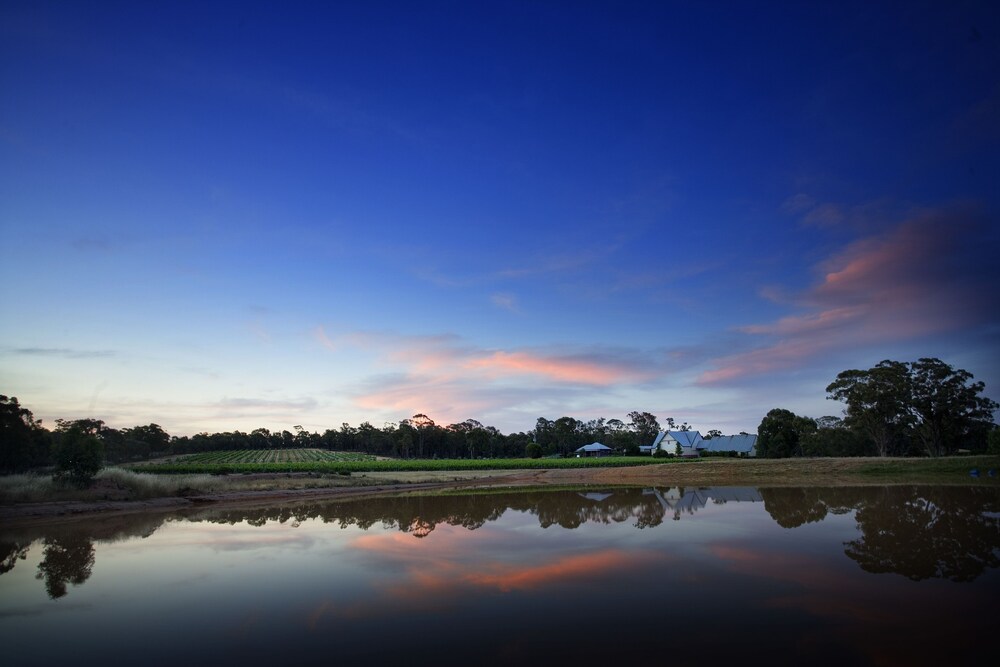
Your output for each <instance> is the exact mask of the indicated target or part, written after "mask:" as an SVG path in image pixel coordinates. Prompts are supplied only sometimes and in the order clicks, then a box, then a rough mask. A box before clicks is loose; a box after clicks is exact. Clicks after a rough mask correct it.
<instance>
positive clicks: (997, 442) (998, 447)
mask: <svg viewBox="0 0 1000 667" xmlns="http://www.w3.org/2000/svg"><path fill="white" fill-rule="evenodd" d="M987 442H988V443H989V444H988V445H987V446H986V451H988V452H989V453H990V454H996V455H998V456H1000V428H995V429H993V430H992V431H990V435H989V439H988V440H987Z"/></svg>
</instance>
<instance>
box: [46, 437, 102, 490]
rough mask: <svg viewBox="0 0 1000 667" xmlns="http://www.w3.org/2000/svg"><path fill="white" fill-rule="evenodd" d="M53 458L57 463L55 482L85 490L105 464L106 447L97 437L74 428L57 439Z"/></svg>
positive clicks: (53, 446)
mask: <svg viewBox="0 0 1000 667" xmlns="http://www.w3.org/2000/svg"><path fill="white" fill-rule="evenodd" d="M52 458H53V459H55V463H56V472H55V475H53V476H52V479H53V480H55V481H57V482H63V483H68V484H72V485H74V486H78V487H81V488H83V487H85V486H88V485H89V484H90V482H91V480H93V479H94V475H96V474H97V473H98V472H99V471H100V469H101V464H102V463H103V462H104V446H103V445H102V444H101V441H100V440H98V439H97V438H96V437H95V436H93V435H90V434H88V433H86V432H85V431H84V430H83V429H81V428H78V427H76V426H74V427H72V428H70V429H69V430H68V431H66V432H65V433H60V434H59V435H58V437H56V438H55V440H54V441H53V443H52Z"/></svg>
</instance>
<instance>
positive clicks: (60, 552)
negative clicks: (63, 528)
mask: <svg viewBox="0 0 1000 667" xmlns="http://www.w3.org/2000/svg"><path fill="white" fill-rule="evenodd" d="M42 553H43V556H42V562H41V563H39V564H38V574H36V575H35V578H36V579H44V580H45V591H46V592H47V593H48V594H49V597H50V598H52V599H53V600H54V599H56V598H61V597H63V596H64V595H66V584H73V585H74V586H79V585H80V584H82V583H83V582H85V581H87V579H89V578H90V573H91V571H92V570H93V568H94V543H93V542H91V541H90V539H89V538H87V537H85V536H82V535H70V536H65V537H56V538H52V539H46V540H45V549H44V551H43V552H42Z"/></svg>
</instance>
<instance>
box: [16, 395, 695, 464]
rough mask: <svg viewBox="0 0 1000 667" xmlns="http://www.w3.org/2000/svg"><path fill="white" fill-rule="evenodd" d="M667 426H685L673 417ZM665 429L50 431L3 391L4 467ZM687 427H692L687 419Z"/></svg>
mask: <svg viewBox="0 0 1000 667" xmlns="http://www.w3.org/2000/svg"><path fill="white" fill-rule="evenodd" d="M665 427H666V428H671V429H672V428H678V426H677V425H676V424H675V422H674V419H673V418H670V417H668V418H667V419H666V420H665ZM660 428H661V427H660V422H659V419H658V418H657V417H656V416H655V415H653V414H651V413H649V412H641V411H633V412H630V413H629V414H628V421H623V420H620V419H604V418H600V419H593V420H589V421H582V420H579V419H575V418H573V417H560V418H559V419H556V420H549V419H546V418H544V417H539V418H538V420H537V421H536V423H535V428H533V429H530V430H528V431H524V432H518V433H510V434H506V435H505V434H503V433H501V432H500V431H499V430H497V429H496V428H494V427H492V426H485V425H483V424H482V423H480V422H479V421H477V420H475V419H466V420H465V421H462V422H458V423H455V424H448V425H440V424H437V423H435V422H434V420H433V419H431V418H430V417H428V416H427V415H424V414H417V415H414V416H413V417H410V418H408V419H404V420H402V421H400V422H398V423H397V422H387V423H385V424H384V425H383V426H382V427H381V428H380V427H376V426H374V425H372V424H371V423H370V422H367V421H366V422H363V423H361V425H360V426H352V425H351V424H348V423H346V422H345V423H343V424H342V425H341V426H340V428H339V429H327V430H325V431H324V432H322V433H319V432H310V431H308V430H306V429H304V428H302V427H301V426H295V427H293V430H292V431H288V430H282V431H271V430H269V429H266V428H258V429H255V430H253V431H250V432H243V431H226V432H221V433H198V434H197V435H193V436H171V435H170V434H168V433H167V432H166V431H164V429H163V428H162V427H160V426H159V425H158V424H155V423H151V424H148V425H145V426H133V427H131V428H124V429H116V428H112V427H111V426H109V425H107V424H106V423H105V422H104V421H103V420H100V419H93V418H86V419H76V420H65V419H57V420H56V424H55V429H54V430H51V431H50V430H48V429H46V428H45V427H44V426H43V425H42V423H41V421H40V420H37V419H35V417H34V415H33V414H32V412H31V410H29V409H28V408H25V407H23V406H21V405H20V403H19V402H18V400H17V398H16V397H7V396H0V472H19V471H23V470H29V469H32V468H40V467H45V466H51V465H56V464H58V462H59V459H60V457H62V458H63V459H67V458H69V459H80V458H85V457H90V458H93V457H95V456H97V455H95V454H94V453H93V451H95V450H99V457H98V458H99V460H100V461H103V462H105V463H109V464H116V463H127V462H129V461H139V460H145V459H148V458H151V457H155V456H172V455H179V454H194V453H199V452H208V451H227V450H237V449H296V448H319V449H327V450H331V451H346V452H360V453H365V454H372V455H375V456H390V457H396V458H518V457H524V456H529V457H541V456H570V455H572V453H573V451H574V450H575V449H577V448H578V447H580V446H582V445H586V444H589V443H591V442H595V441H596V442H601V443H603V444H606V445H608V446H609V447H611V448H612V449H615V450H616V451H618V452H620V453H622V454H632V455H637V454H638V453H639V446H640V445H648V444H651V443H652V442H653V439H654V438H655V437H656V434H657V433H658V432H659V430H660ZM679 428H688V426H687V424H686V423H685V424H681V425H680V426H679Z"/></svg>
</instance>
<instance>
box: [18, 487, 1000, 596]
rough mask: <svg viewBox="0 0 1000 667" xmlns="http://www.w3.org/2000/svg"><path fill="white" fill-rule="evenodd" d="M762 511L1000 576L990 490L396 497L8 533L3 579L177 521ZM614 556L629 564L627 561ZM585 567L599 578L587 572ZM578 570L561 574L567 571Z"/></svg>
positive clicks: (879, 557) (924, 567) (57, 575)
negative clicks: (31, 562) (734, 507)
mask: <svg viewBox="0 0 1000 667" xmlns="http://www.w3.org/2000/svg"><path fill="white" fill-rule="evenodd" d="M761 502H762V503H763V509H764V510H766V512H767V514H768V515H769V516H770V517H771V518H772V519H773V520H774V522H776V523H777V524H778V525H779V526H781V527H783V528H786V529H795V528H799V527H801V526H804V525H806V524H810V523H817V522H820V521H823V520H824V519H825V518H826V517H827V516H828V515H843V514H849V513H852V512H853V513H854V518H855V522H856V525H857V534H856V537H855V538H854V539H850V540H848V541H845V542H842V543H841V544H842V546H843V547H844V549H843V553H844V554H846V555H847V556H848V557H849V558H850V559H851V560H853V561H854V562H856V563H857V564H858V565H859V566H860V567H861V568H862V569H863V570H865V571H866V572H871V573H887V572H892V573H898V574H901V575H903V576H905V577H908V578H910V579H913V580H922V579H948V580H952V581H971V580H973V579H975V578H977V577H978V576H980V575H981V574H982V573H983V572H984V571H985V570H987V569H989V568H996V567H997V566H998V565H1000V493H998V490H997V489H995V488H991V487H928V486H893V487H862V488H851V487H838V488H762V489H756V488H749V487H698V488H682V487H672V488H652V487H650V488H613V489H600V490H597V489H581V490H579V491H563V490H561V491H546V490H530V491H522V492H518V493H502V494H498V493H464V494H453V495H437V496H396V497H392V496H388V497H378V498H369V499H364V500H355V501H350V502H317V503H307V504H284V505H277V506H273V507H264V508H254V509H248V508H239V509H208V510H200V511H191V512H182V513H174V514H154V515H132V516H119V517H111V518H106V519H102V520H99V521H88V522H81V521H75V522H71V523H65V524H53V525H48V526H38V527H32V526H22V527H19V528H8V529H0V574H4V573H8V572H10V571H11V570H13V569H14V568H15V567H16V566H17V565H18V563H20V562H23V561H25V560H26V559H27V558H28V555H29V553H30V551H31V549H33V548H40V549H41V560H40V562H38V564H37V572H36V578H37V579H39V580H41V581H43V582H44V586H45V590H46V592H47V593H48V595H49V597H50V598H52V599H56V598H60V597H63V596H65V595H66V594H67V591H68V586H70V585H72V586H80V585H81V584H83V583H84V582H86V581H87V579H88V578H89V577H90V576H91V573H92V571H93V568H94V564H95V558H96V555H95V547H94V545H95V542H96V543H105V542H116V541H121V540H130V539H136V538H139V539H141V538H145V537H148V536H150V535H152V534H153V533H155V532H156V531H157V530H158V529H159V528H160V527H161V526H162V525H163V524H164V523H165V522H170V521H176V520H186V521H189V522H196V523H198V522H205V523H213V524H230V525H236V524H244V525H249V526H258V527H259V526H265V525H268V524H273V523H279V524H287V525H289V526H290V527H295V526H298V525H300V524H301V523H303V522H306V521H319V522H322V523H324V524H331V525H335V526H339V527H340V528H347V527H356V528H360V529H362V530H366V531H367V530H368V529H370V528H372V527H374V526H377V525H381V526H382V527H383V528H387V529H389V530H395V531H398V532H399V533H402V534H404V535H406V536H411V537H414V538H418V539H422V538H426V537H427V536H429V535H430V534H431V533H433V532H434V531H435V530H436V529H438V528H439V527H440V526H442V525H447V526H453V527H461V528H465V529H467V530H470V531H471V530H477V529H479V528H481V527H483V526H484V525H486V524H487V523H490V522H494V521H498V520H499V519H500V518H501V517H502V516H504V514H505V513H507V512H510V511H513V512H519V513H523V514H524V515H525V516H533V517H535V519H536V520H537V523H538V526H539V527H541V528H542V529H548V528H552V527H560V528H564V529H576V528H579V527H581V526H583V525H586V524H623V525H630V526H632V527H634V528H637V529H651V528H659V529H660V530H670V527H669V526H670V523H671V522H674V521H679V520H681V519H682V518H684V517H688V518H695V516H696V514H697V513H698V512H700V511H702V510H704V509H705V508H709V507H718V506H722V505H726V504H729V503H736V504H749V505H753V504H756V503H761ZM605 555H606V554H605ZM614 556H615V558H619V559H621V558H622V554H620V553H616V554H614ZM598 557H600V556H598ZM581 563H582V565H581V566H582V567H593V566H594V563H592V562H590V561H587V562H582V561H581ZM575 566H576V565H575V564H573V563H564V564H562V565H561V566H560V567H562V569H563V570H566V571H569V570H572V569H573V567H575ZM491 576H496V577H497V579H496V581H497V582H498V585H503V586H508V585H510V584H509V582H508V583H503V582H504V581H505V580H504V579H503V576H501V575H500V574H495V575H491Z"/></svg>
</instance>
